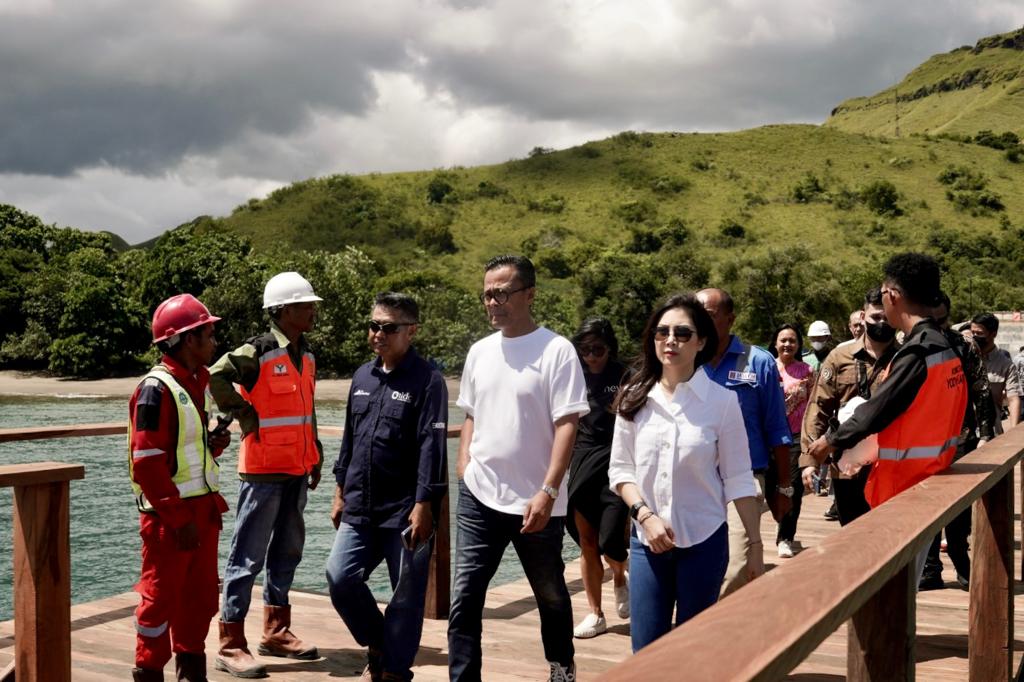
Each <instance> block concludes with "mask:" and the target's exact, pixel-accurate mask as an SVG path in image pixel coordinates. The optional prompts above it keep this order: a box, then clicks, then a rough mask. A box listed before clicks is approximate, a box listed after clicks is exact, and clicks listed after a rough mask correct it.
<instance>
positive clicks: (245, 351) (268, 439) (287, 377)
mask: <svg viewBox="0 0 1024 682" xmlns="http://www.w3.org/2000/svg"><path fill="white" fill-rule="evenodd" d="M321 300H323V299H321V298H320V297H319V296H317V295H316V294H315V293H314V292H313V287H312V285H311V284H310V283H309V282H308V281H306V279H305V278H303V277H302V276H301V275H299V274H298V273H297V272H282V273H280V274H277V275H274V276H273V277H272V278H270V281H269V282H267V285H266V288H265V289H264V290H263V308H264V309H265V310H266V311H267V312H268V314H269V315H270V330H269V331H267V332H266V333H265V334H261V335H260V336H256V337H253V338H251V339H249V340H248V341H247V342H246V343H245V344H243V345H242V346H241V347H240V348H237V349H235V350H233V351H230V352H228V353H226V354H224V356H223V357H221V358H220V360H218V361H217V362H216V363H215V364H214V365H213V367H212V368H211V369H210V375H211V376H210V390H211V392H212V393H213V397H214V398H215V399H216V401H217V404H218V405H219V406H220V409H221V410H223V411H224V412H230V413H231V414H233V415H234V416H235V417H236V418H237V419H238V423H239V426H240V427H241V429H242V444H241V447H240V449H239V452H238V475H239V478H240V479H241V483H240V484H239V489H238V513H237V516H236V518H235V531H234V534H233V535H232V537H231V551H230V553H229V554H228V563H227V567H226V568H225V570H224V598H223V602H222V604H221V621H220V651H219V652H218V653H217V661H216V668H217V669H218V670H223V671H225V672H228V673H231V674H232V675H234V676H236V677H246V678H249V677H262V676H264V675H266V668H265V666H263V665H262V664H260V663H259V662H258V661H256V659H254V658H253V656H252V653H251V652H250V651H249V647H248V644H247V642H246V638H245V616H246V614H247V613H248V611H249V601H250V598H251V596H252V586H253V583H254V582H255V581H256V576H257V575H258V574H259V572H260V571H261V570H262V569H263V567H264V563H266V569H267V572H266V575H265V577H264V580H263V603H264V606H263V636H262V638H261V639H260V645H259V649H258V651H259V653H260V654H262V655H264V656H285V657H288V658H298V659H303V660H309V659H315V658H317V657H318V653H317V649H316V647H315V646H312V645H310V644H308V643H306V642H303V641H302V640H301V639H299V638H298V637H296V636H295V635H294V634H293V633H292V631H291V629H290V627H291V606H290V605H289V603H288V592H289V590H290V588H291V584H292V579H293V578H294V576H295V569H296V567H297V566H298V564H299V561H300V560H301V559H302V549H303V545H304V544H305V532H306V531H305V523H304V520H303V510H304V509H305V507H306V491H307V489H309V490H313V489H315V488H316V486H317V484H318V483H319V482H320V467H321V465H322V464H323V447H322V446H321V444H320V440H319V439H318V438H317V430H316V413H315V411H314V408H313V398H314V389H315V386H316V361H315V359H314V358H313V354H312V353H311V352H310V350H309V346H308V345H307V343H306V338H305V334H306V333H308V332H310V331H312V329H313V323H314V322H315V320H316V302H317V301H321ZM236 384H237V386H238V389H236Z"/></svg>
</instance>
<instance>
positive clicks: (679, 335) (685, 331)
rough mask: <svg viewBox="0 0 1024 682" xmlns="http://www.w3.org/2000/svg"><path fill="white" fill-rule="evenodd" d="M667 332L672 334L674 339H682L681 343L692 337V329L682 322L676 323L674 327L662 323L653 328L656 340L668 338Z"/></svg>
mask: <svg viewBox="0 0 1024 682" xmlns="http://www.w3.org/2000/svg"><path fill="white" fill-rule="evenodd" d="M669 334H672V336H674V337H675V339H676V341H682V342H683V343H686V342H687V341H689V340H690V339H692V338H693V330H692V329H690V328H689V327H687V326H686V325H684V324H677V325H676V326H674V327H669V326H667V325H662V326H660V327H655V328H654V338H655V339H657V340H658V341H664V340H665V339H667V338H668V335H669Z"/></svg>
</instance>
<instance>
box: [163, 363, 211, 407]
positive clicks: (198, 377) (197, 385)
mask: <svg viewBox="0 0 1024 682" xmlns="http://www.w3.org/2000/svg"><path fill="white" fill-rule="evenodd" d="M160 364H161V365H163V366H164V367H166V368H167V369H168V371H169V372H170V373H171V376H172V377H174V378H175V380H176V381H177V382H178V383H179V384H181V385H182V386H183V387H185V389H187V390H188V392H189V393H191V394H192V398H193V400H195V399H196V398H197V397H199V396H202V395H203V393H204V391H205V390H206V386H207V384H209V382H210V372H209V370H207V369H206V368H205V367H200V368H199V369H197V370H196V371H195V373H192V372H190V371H188V368H187V367H185V365H183V364H181V363H180V362H178V361H177V360H175V359H174V358H173V357H171V356H170V355H164V356H163V357H161V358H160ZM197 404H200V405H201V404H202V403H197Z"/></svg>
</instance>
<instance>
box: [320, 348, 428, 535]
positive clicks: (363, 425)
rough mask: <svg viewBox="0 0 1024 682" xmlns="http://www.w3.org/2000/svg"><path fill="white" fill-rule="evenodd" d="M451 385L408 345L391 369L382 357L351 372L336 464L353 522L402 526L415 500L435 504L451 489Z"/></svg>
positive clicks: (349, 520) (347, 517)
mask: <svg viewBox="0 0 1024 682" xmlns="http://www.w3.org/2000/svg"><path fill="white" fill-rule="evenodd" d="M447 439H448V387H447V386H445V383H444V378H443V377H442V376H441V374H440V372H438V371H437V370H435V369H434V368H432V367H431V366H430V365H429V364H428V363H427V362H426V360H424V359H423V358H421V357H420V356H419V355H418V354H417V353H416V351H415V350H414V349H412V348H410V349H409V351H408V352H407V353H406V354H405V357H404V358H402V361H401V362H399V363H398V366H397V367H395V368H394V369H393V370H391V371H390V372H385V371H384V370H383V369H382V368H381V362H380V358H376V359H374V360H373V361H371V362H368V363H366V364H365V365H363V366H362V367H360V368H359V369H358V370H356V373H355V375H354V376H353V377H352V386H351V387H350V388H349V392H348V405H347V406H346V408H345V433H344V435H343V436H342V440H341V451H340V452H339V454H338V461H337V463H335V465H334V477H335V479H336V480H337V482H338V485H339V486H341V490H342V495H343V496H344V500H345V509H344V511H343V512H342V515H341V518H342V521H344V522H345V523H349V524H351V525H354V526H358V525H366V524H373V525H375V526H378V527H382V528H405V527H406V526H408V525H409V514H410V513H411V512H412V508H413V505H414V504H415V503H417V502H431V503H434V507H435V508H434V515H435V518H436V516H437V511H438V510H437V505H436V503H438V502H440V500H441V498H442V497H443V496H444V494H445V491H446V490H447V488H448V440H447Z"/></svg>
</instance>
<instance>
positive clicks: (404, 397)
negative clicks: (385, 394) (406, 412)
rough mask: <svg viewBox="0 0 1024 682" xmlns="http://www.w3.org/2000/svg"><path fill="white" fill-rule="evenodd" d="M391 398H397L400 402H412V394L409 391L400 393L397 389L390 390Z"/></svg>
mask: <svg viewBox="0 0 1024 682" xmlns="http://www.w3.org/2000/svg"><path fill="white" fill-rule="evenodd" d="M391 399H392V400H397V401H398V402H401V403H411V402H412V394H411V393H400V392H398V391H392V392H391Z"/></svg>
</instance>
